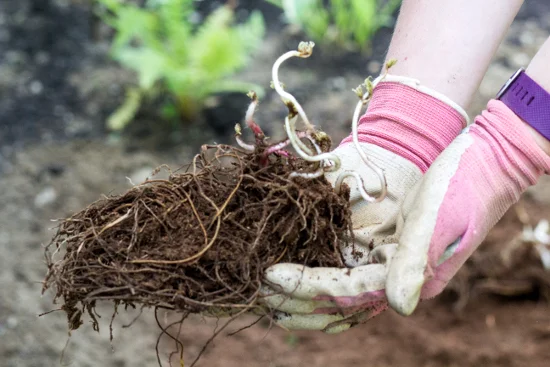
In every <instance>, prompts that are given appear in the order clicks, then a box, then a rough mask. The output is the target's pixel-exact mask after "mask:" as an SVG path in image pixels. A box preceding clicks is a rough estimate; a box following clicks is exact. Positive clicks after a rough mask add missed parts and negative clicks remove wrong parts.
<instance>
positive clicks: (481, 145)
mask: <svg viewBox="0 0 550 367" xmlns="http://www.w3.org/2000/svg"><path fill="white" fill-rule="evenodd" d="M545 173H546V174H548V173H550V156H548V155H547V154H546V153H545V152H544V151H543V150H542V149H541V148H540V147H539V146H538V145H537V144H536V142H535V140H534V137H533V135H532V134H531V133H530V131H529V130H528V127H527V125H526V124H525V123H524V122H523V121H522V120H520V119H519V118H518V117H517V116H516V115H515V114H514V113H513V112H512V111H511V110H510V109H509V108H508V107H506V105H505V104H504V103H502V102H500V101H496V100H493V101H490V102H489V104H488V107H487V110H486V111H484V112H483V113H482V114H481V116H478V117H477V118H476V121H475V123H474V124H473V125H472V126H470V127H469V128H468V129H467V131H465V132H464V133H462V134H461V135H459V136H458V137H457V138H456V139H455V140H454V141H453V143H452V144H451V145H450V146H449V147H448V148H447V149H445V151H444V152H443V153H442V154H441V155H440V156H439V157H438V158H437V160H436V161H435V162H434V163H433V165H432V167H431V168H430V169H429V170H428V172H427V173H426V175H425V176H424V178H423V180H422V181H421V183H420V185H418V186H416V187H415V189H414V190H412V191H411V192H410V193H409V194H408V196H407V198H406V200H405V203H404V205H403V208H402V214H401V216H400V217H399V218H398V226H401V222H402V223H403V230H402V235H401V237H400V239H399V245H398V246H397V245H388V246H390V247H391V246H393V247H395V248H394V250H395V255H394V257H393V260H392V261H391V263H390V264H389V269H388V278H387V283H386V293H387V298H388V300H389V303H390V305H391V306H392V308H394V309H395V310H396V311H398V312H399V313H401V314H403V315H409V314H411V313H412V312H413V311H414V309H415V307H416V305H417V303H418V301H419V299H426V298H432V297H434V296H436V295H437V294H439V293H440V292H441V291H442V290H443V288H445V286H446V285H447V283H448V282H449V280H450V279H451V278H452V277H453V276H454V275H455V274H456V272H457V271H458V269H459V268H460V267H461V266H462V265H463V264H464V262H465V261H466V259H468V257H469V256H470V255H471V254H472V252H473V251H474V250H475V249H476V248H477V247H478V246H479V244H480V243H481V242H482V241H483V239H484V238H485V236H486V235H487V233H488V232H489V230H490V229H491V228H492V227H493V226H494V225H495V224H496V223H497V221H498V220H499V219H500V218H501V217H502V216H503V215H504V213H505V212H506V210H507V209H508V208H509V207H510V206H511V205H512V204H514V203H515V202H517V201H518V199H519V197H520V195H521V193H522V192H523V191H525V189H527V187H528V186H531V185H534V184H535V183H536V182H537V180H538V178H539V177H540V176H541V175H542V174H545ZM391 251H393V250H390V252H391Z"/></svg>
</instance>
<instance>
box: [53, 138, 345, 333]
mask: <svg viewBox="0 0 550 367" xmlns="http://www.w3.org/2000/svg"><path fill="white" fill-rule="evenodd" d="M315 169H317V164H316V163H308V162H305V161H303V160H300V159H296V158H295V157H293V156H292V155H288V154H286V152H285V154H271V155H269V156H266V155H265V154H264V153H263V152H262V149H258V150H257V151H256V152H254V153H246V152H244V151H241V150H238V149H236V148H233V147H229V146H209V147H205V148H204V149H203V151H202V153H201V154H199V155H197V156H196V157H195V159H194V160H193V163H192V164H191V165H190V166H189V167H188V168H187V170H186V172H185V173H171V174H170V177H169V179H167V180H160V179H158V180H150V181H146V182H145V183H143V184H140V185H137V186H135V187H134V188H132V189H131V190H129V191H128V192H126V193H125V194H123V195H120V196H112V197H107V198H104V199H102V200H99V201H97V202H95V203H93V204H91V205H90V206H89V207H87V208H86V209H84V210H82V211H81V212H79V213H77V214H75V215H73V216H72V217H70V218H68V219H65V220H64V221H62V223H61V224H60V226H59V228H58V231H57V234H56V235H55V237H54V238H53V240H52V242H51V243H50V244H49V246H48V248H47V249H46V255H47V256H46V259H47V263H48V274H47V277H46V280H45V285H44V290H45V289H48V288H50V287H55V288H56V290H57V293H56V299H58V298H62V299H63V302H64V305H63V306H62V309H64V310H65V311H66V312H67V315H68V319H69V326H70V329H76V328H78V327H79V326H80V325H81V324H82V321H81V315H82V313H83V312H85V311H87V312H88V313H90V315H91V316H92V318H94V317H93V310H94V307H95V303H96V301H98V300H112V301H115V302H116V304H117V305H118V304H119V303H122V304H125V305H142V306H146V307H148V306H151V307H164V308H168V309H173V310H178V311H184V312H185V313H189V312H191V313H201V312H218V311H220V310H223V311H226V310H230V309H231V310H237V311H238V310H243V309H244V308H253V307H256V306H257V302H256V301H257V298H258V295H259V291H260V286H261V282H262V279H263V274H264V271H265V270H266V269H267V268H268V267H269V266H270V265H273V264H275V263H279V262H293V263H299V264H305V265H308V266H339V267H342V266H344V264H343V262H342V259H341V254H340V252H339V248H340V245H341V244H342V241H346V236H347V234H348V233H349V227H350V225H351V219H350V215H351V213H350V210H349V204H348V199H349V192H347V193H342V194H341V195H339V194H336V193H335V192H334V190H333V189H332V187H331V185H330V184H329V182H328V181H327V180H326V179H325V178H324V177H320V178H316V179H308V180H306V179H303V178H293V179H291V178H289V175H290V173H291V172H293V171H304V172H310V171H315ZM62 248H65V249H66V250H65V253H64V255H63V257H62V259H60V260H57V261H54V260H53V257H54V256H52V255H51V249H55V251H56V252H57V251H59V250H62ZM94 321H95V319H94ZM94 326H97V324H95V325H94Z"/></svg>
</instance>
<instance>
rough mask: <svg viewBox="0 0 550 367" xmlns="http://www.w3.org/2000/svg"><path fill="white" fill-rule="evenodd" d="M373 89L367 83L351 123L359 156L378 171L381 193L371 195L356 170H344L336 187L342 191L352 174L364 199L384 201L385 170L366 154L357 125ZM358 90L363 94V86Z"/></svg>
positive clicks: (386, 189)
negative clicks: (344, 183) (345, 181)
mask: <svg viewBox="0 0 550 367" xmlns="http://www.w3.org/2000/svg"><path fill="white" fill-rule="evenodd" d="M373 88H374V85H373V86H372V89H373ZM372 89H371V85H370V84H368V85H367V93H366V94H365V95H361V97H360V98H361V100H360V101H359V102H357V106H355V112H354V113H353V120H352V124H351V135H352V138H353V145H355V148H356V149H357V152H358V153H359V156H360V157H361V159H362V160H363V162H364V163H365V164H366V165H367V166H368V167H369V168H370V169H372V170H373V171H374V172H375V173H376V175H377V176H378V179H379V180H380V187H381V190H380V194H379V195H378V196H371V195H369V193H368V192H367V190H366V189H365V182H364V181H363V178H362V177H361V176H360V175H359V173H357V172H356V171H344V172H342V173H341V174H340V175H339V176H338V178H337V179H336V184H335V189H336V191H337V192H340V188H341V186H342V183H343V182H344V180H345V179H346V178H348V177H350V176H353V177H354V178H355V180H356V181H357V183H358V185H357V188H358V190H359V193H360V194H361V196H362V197H363V199H365V200H366V201H368V202H374V203H376V202H380V201H382V200H383V199H384V198H385V197H386V195H387V192H388V185H387V183H386V176H385V175H384V171H382V169H380V167H378V166H377V165H376V164H374V163H373V162H372V161H371V160H370V159H369V158H368V157H367V155H366V154H365V151H364V150H363V148H361V145H360V144H359V136H358V134H357V125H358V121H359V115H360V114H361V109H362V108H363V106H364V105H365V104H366V103H367V102H368V100H369V99H370V91H371V90H372ZM356 91H357V93H358V94H359V93H361V94H362V88H361V86H359V87H358V88H357V89H356ZM359 183H360V184H359Z"/></svg>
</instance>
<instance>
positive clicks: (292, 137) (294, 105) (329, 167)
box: [272, 42, 396, 202]
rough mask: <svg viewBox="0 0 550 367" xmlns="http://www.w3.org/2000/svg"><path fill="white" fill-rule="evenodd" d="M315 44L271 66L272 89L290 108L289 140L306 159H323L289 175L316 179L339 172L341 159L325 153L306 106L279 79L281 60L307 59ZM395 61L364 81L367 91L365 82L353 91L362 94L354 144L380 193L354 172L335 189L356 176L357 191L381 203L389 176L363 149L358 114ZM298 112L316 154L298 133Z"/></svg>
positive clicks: (344, 175)
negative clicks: (308, 170) (310, 169)
mask: <svg viewBox="0 0 550 367" xmlns="http://www.w3.org/2000/svg"><path fill="white" fill-rule="evenodd" d="M314 46H315V44H314V43H313V42H300V44H299V46H298V50H294V51H289V52H287V53H285V54H283V55H282V56H281V57H279V58H278V59H277V60H276V61H275V63H274V64H273V69H272V78H273V88H274V89H275V91H276V92H277V93H278V94H279V95H280V96H281V99H282V100H283V102H284V103H285V104H286V105H287V107H288V108H289V114H288V116H287V117H286V118H285V130H286V133H287V135H288V139H289V141H290V143H291V144H292V146H293V148H294V149H295V150H296V152H297V154H298V155H299V156H300V157H301V158H302V159H304V160H306V161H308V162H322V163H321V167H320V168H319V169H318V170H316V171H315V172H312V173H299V172H293V173H292V174H291V175H290V177H304V178H316V177H320V176H322V175H323V174H324V173H325V172H333V171H337V170H338V169H339V168H340V166H341V163H340V158H339V157H338V156H337V155H335V154H334V153H330V152H329V153H323V152H322V150H321V148H320V147H319V145H318V144H317V142H316V141H315V139H314V135H313V134H315V127H314V126H313V125H312V124H311V122H310V121H309V119H308V117H307V115H306V113H305V111H304V109H303V108H302V106H301V105H300V103H298V101H297V100H296V98H294V96H293V95H292V94H290V93H288V92H286V91H285V90H284V88H283V86H282V83H281V82H280V80H279V68H280V66H281V65H282V63H283V62H284V61H286V60H288V59H290V58H292V57H300V58H307V57H309V56H311V53H312V52H313V47H314ZM395 62H396V61H395V60H389V61H388V62H387V63H386V65H385V72H384V73H383V74H382V75H381V76H380V77H378V78H377V79H376V80H374V81H371V80H370V78H368V79H366V80H365V82H364V84H363V85H364V86H365V89H366V91H363V85H360V86H359V87H358V88H357V89H355V90H354V92H355V93H356V94H357V96H358V97H359V102H358V103H357V106H356V107H355V111H354V114H353V121H352V138H353V144H354V146H355V148H356V149H357V152H358V153H359V156H360V157H361V159H362V160H363V162H364V163H365V164H366V165H367V166H368V167H369V168H371V169H372V170H373V171H374V172H375V173H376V175H377V176H378V179H379V181H380V194H379V195H378V196H371V195H369V193H368V192H367V190H366V188H365V184H364V181H363V178H362V177H361V176H360V175H359V174H358V173H357V172H355V171H345V172H342V173H341V174H340V175H339V176H338V178H337V180H336V184H335V189H336V191H337V192H338V191H340V189H341V186H342V183H343V182H344V180H345V179H346V178H347V177H350V176H353V177H354V178H355V180H356V181H357V183H358V185H357V186H358V190H359V192H360V194H361V196H362V197H363V199H365V200H366V201H368V202H380V201H382V200H383V199H384V198H385V197H386V195H387V182H386V176H385V175H384V171H383V170H382V169H380V168H379V167H378V166H377V165H376V164H374V162H372V161H371V160H370V159H369V158H368V157H367V155H366V154H365V152H364V151H363V149H362V148H361V145H360V144H359V137H358V133H357V125H358V121H359V116H360V114H361V109H362V107H363V106H364V105H366V104H367V103H368V102H369V101H370V98H371V97H372V92H373V90H374V87H375V86H376V84H378V83H379V82H380V81H381V80H383V79H384V78H385V77H386V75H387V74H388V70H389V69H390V68H391V67H392V66H393V65H394V64H395ZM297 115H298V116H300V117H301V119H302V120H303V122H304V124H305V126H306V137H308V138H309V139H310V141H311V142H312V144H313V146H314V147H315V150H316V153H317V154H315V155H314V154H313V152H312V150H311V149H310V148H309V147H308V146H306V145H305V144H304V143H303V142H302V141H301V138H304V136H303V135H302V134H300V135H299V134H298V133H297V132H296V127H295V123H296V119H297Z"/></svg>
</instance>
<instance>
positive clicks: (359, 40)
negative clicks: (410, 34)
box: [266, 0, 401, 51]
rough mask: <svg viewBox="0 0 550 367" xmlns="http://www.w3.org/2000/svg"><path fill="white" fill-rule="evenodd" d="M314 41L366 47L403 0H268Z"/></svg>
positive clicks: (389, 22)
mask: <svg viewBox="0 0 550 367" xmlns="http://www.w3.org/2000/svg"><path fill="white" fill-rule="evenodd" d="M266 1H268V2H269V3H272V4H274V5H276V6H278V7H280V8H282V9H283V11H284V14H285V17H286V19H287V21H288V22H289V23H290V24H294V25H297V26H299V27H300V28H301V29H302V30H303V31H304V32H305V33H306V35H307V36H308V37H309V38H310V39H312V40H313V41H315V42H317V43H321V44H337V45H339V46H341V47H343V48H351V49H355V50H362V51H367V50H369V49H370V45H371V39H372V36H373V35H374V33H376V31H377V30H379V29H380V28H381V27H385V26H389V25H391V24H392V22H393V14H394V12H395V11H396V10H397V8H398V7H399V5H400V4H401V0H266Z"/></svg>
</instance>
